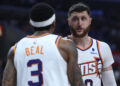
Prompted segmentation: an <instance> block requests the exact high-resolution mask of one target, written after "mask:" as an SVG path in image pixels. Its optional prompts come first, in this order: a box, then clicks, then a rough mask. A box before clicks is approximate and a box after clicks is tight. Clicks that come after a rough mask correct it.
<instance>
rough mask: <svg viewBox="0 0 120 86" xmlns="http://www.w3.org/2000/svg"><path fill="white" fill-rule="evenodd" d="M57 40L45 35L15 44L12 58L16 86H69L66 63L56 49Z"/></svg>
mask: <svg viewBox="0 0 120 86" xmlns="http://www.w3.org/2000/svg"><path fill="white" fill-rule="evenodd" d="M59 39H60V37H59V36H57V35H53V34H48V33H47V34H44V35H41V36H39V37H33V36H28V37H25V38H23V39H22V40H20V41H19V42H18V43H17V45H16V50H15V57H14V64H15V68H16V70H17V86H70V85H69V81H68V77H67V63H66V62H65V60H64V59H63V57H62V56H61V55H60V53H59V50H58V48H57V44H58V41H59Z"/></svg>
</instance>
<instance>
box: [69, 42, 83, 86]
mask: <svg viewBox="0 0 120 86" xmlns="http://www.w3.org/2000/svg"><path fill="white" fill-rule="evenodd" d="M69 47H70V48H69V51H70V53H69V57H70V58H69V62H68V66H69V67H68V68H69V70H70V71H68V74H69V80H70V83H71V85H72V86H84V84H83V80H82V75H81V71H80V68H79V67H78V64H77V62H78V54H77V50H76V47H75V45H74V44H70V46H69Z"/></svg>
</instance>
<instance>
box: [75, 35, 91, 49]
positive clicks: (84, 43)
mask: <svg viewBox="0 0 120 86" xmlns="http://www.w3.org/2000/svg"><path fill="white" fill-rule="evenodd" d="M73 41H74V42H75V44H76V46H79V47H81V48H83V49H84V48H86V47H88V46H89V44H90V42H91V38H90V37H89V36H88V35H86V36H84V37H78V38H76V37H73Z"/></svg>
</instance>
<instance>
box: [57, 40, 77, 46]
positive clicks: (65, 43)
mask: <svg viewBox="0 0 120 86" xmlns="http://www.w3.org/2000/svg"><path fill="white" fill-rule="evenodd" d="M59 45H60V47H64V48H70V47H72V46H75V44H74V42H73V41H72V40H69V39H65V38H61V39H60V42H59Z"/></svg>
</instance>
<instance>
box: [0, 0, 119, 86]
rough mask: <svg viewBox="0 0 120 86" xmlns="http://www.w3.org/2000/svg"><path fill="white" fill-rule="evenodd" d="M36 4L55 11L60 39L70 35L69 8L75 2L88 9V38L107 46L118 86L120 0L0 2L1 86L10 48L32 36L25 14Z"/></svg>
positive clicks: (21, 0)
mask: <svg viewBox="0 0 120 86" xmlns="http://www.w3.org/2000/svg"><path fill="white" fill-rule="evenodd" d="M37 2H46V3H48V4H50V5H51V6H53V7H54V8H55V11H56V16H57V25H56V29H55V32H54V33H55V34H58V35H62V36H66V35H68V34H70V32H69V28H68V25H67V11H68V9H69V7H70V6H71V5H72V4H75V3H77V2H84V3H86V4H88V5H89V6H90V8H91V11H92V18H93V22H92V28H91V31H90V33H89V35H90V36H92V37H93V38H96V39H98V40H101V41H105V42H107V43H108V44H109V45H110V47H111V49H112V52H113V56H114V59H115V63H114V64H113V69H114V73H115V78H116V81H117V84H118V86H120V16H119V15H120V0H44V1H43V0H0V84H1V79H2V75H3V70H4V67H5V64H6V57H7V53H8V50H9V48H10V47H11V46H13V45H14V44H15V43H16V42H17V41H19V40H20V39H21V38H22V37H24V36H26V35H28V34H29V35H30V34H32V33H33V29H32V28H31V27H30V26H29V15H28V14H29V11H30V8H31V7H32V5H34V4H35V3H37ZM0 86H1V85H0Z"/></svg>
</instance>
